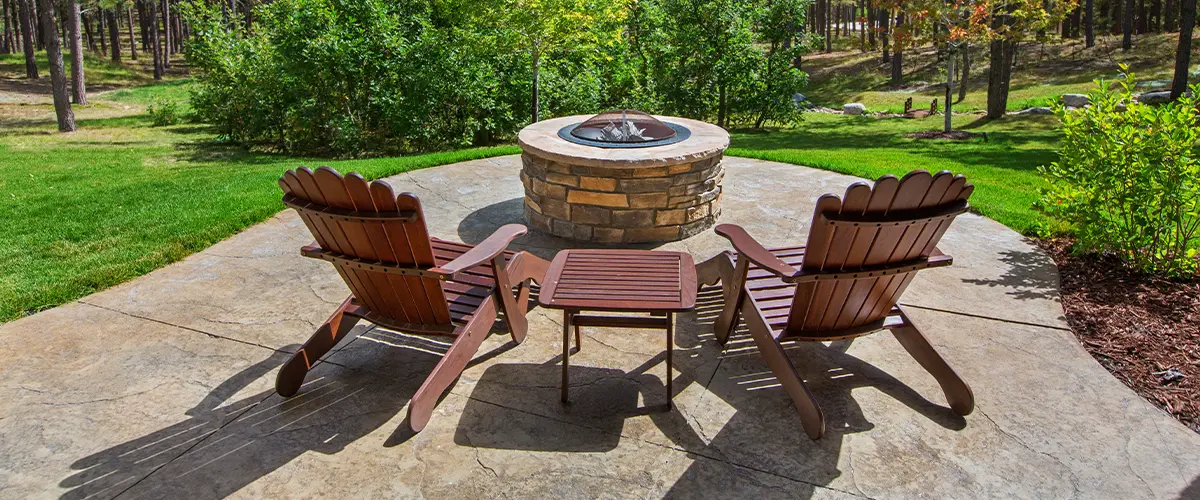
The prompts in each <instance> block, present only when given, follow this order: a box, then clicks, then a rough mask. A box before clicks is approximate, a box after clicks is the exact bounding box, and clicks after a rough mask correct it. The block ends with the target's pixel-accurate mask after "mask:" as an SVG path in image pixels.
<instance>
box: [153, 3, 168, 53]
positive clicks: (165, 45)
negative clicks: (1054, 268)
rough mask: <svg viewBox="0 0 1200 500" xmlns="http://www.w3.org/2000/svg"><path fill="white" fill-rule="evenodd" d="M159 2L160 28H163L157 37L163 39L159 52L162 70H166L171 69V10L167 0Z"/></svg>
mask: <svg viewBox="0 0 1200 500" xmlns="http://www.w3.org/2000/svg"><path fill="white" fill-rule="evenodd" d="M160 1H161V6H160V8H161V9H162V27H163V31H162V34H161V35H159V36H161V37H163V39H162V40H163V46H162V50H161V51H160V52H161V53H162V65H163V68H164V69H166V68H170V67H171V8H170V6H168V4H167V0H160ZM156 22H157V21H156Z"/></svg>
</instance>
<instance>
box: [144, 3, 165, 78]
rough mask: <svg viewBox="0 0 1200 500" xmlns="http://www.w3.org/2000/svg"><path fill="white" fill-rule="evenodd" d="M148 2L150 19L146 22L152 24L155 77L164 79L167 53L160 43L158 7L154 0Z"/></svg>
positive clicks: (151, 34)
mask: <svg viewBox="0 0 1200 500" xmlns="http://www.w3.org/2000/svg"><path fill="white" fill-rule="evenodd" d="M146 3H147V5H148V7H147V9H146V10H148V11H149V12H147V13H146V14H147V17H148V19H149V21H150V22H148V23H146V24H148V25H149V26H150V50H152V51H153V53H154V79H155V80H162V79H163V56H164V55H165V54H163V50H162V46H161V45H159V43H158V22H157V21H156V19H158V9H157V8H156V6H155V2H154V0H150V1H149V2H146Z"/></svg>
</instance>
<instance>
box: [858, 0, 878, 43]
mask: <svg viewBox="0 0 1200 500" xmlns="http://www.w3.org/2000/svg"><path fill="white" fill-rule="evenodd" d="M866 12H867V1H866V0H858V11H856V12H855V16H854V22H855V26H857V27H858V46H859V47H861V48H862V49H861V50H862V52H866V51H867V25H866V23H862V24H858V22H859V21H858V20H859V19H860V18H863V16H866ZM864 19H866V18H864ZM871 41H872V42H873V41H875V38H874V37H872V38H871Z"/></svg>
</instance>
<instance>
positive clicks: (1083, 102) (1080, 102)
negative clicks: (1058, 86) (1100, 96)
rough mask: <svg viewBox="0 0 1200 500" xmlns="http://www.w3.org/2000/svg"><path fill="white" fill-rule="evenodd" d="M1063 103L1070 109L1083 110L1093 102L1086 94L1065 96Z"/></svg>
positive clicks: (1063, 96)
mask: <svg viewBox="0 0 1200 500" xmlns="http://www.w3.org/2000/svg"><path fill="white" fill-rule="evenodd" d="M1062 101H1063V104H1066V105H1067V106H1069V107H1072V108H1082V107H1084V106H1087V105H1088V103H1090V102H1091V99H1089V98H1088V96H1087V95H1085V94H1063V95H1062Z"/></svg>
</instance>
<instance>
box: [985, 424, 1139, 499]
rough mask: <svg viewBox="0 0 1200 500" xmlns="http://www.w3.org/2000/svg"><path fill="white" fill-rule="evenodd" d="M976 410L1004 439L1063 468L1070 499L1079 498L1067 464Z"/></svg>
mask: <svg viewBox="0 0 1200 500" xmlns="http://www.w3.org/2000/svg"><path fill="white" fill-rule="evenodd" d="M976 410H977V411H978V413H979V414H980V415H982V416H983V418H986V419H987V421H988V422H991V423H992V426H993V427H995V428H996V430H997V431H1000V433H1001V434H1003V435H1005V436H1006V437H1008V438H1009V439H1011V440H1013V442H1015V443H1017V444H1019V445H1021V447H1022V448H1025V449H1026V450H1029V451H1032V452H1034V453H1037V454H1039V455H1044V456H1046V457H1048V458H1049V459H1050V460H1053V461H1054V463H1057V464H1058V465H1059V466H1061V467H1062V468H1063V470H1065V471H1067V474H1068V478H1067V479H1068V480H1070V481H1071V490H1072V493H1073V495H1072V498H1079V494H1080V493H1081V492H1080V491H1079V481H1078V480H1077V478H1076V477H1075V471H1073V470H1071V468H1070V467H1068V466H1067V464H1065V463H1063V461H1062V460H1061V459H1059V458H1058V457H1056V456H1054V455H1051V454H1050V453H1047V452H1044V451H1041V450H1036V449H1034V448H1033V447H1032V446H1029V445H1028V444H1026V443H1025V441H1024V440H1022V439H1021V438H1019V437H1017V435H1015V434H1013V433H1011V432H1008V431H1006V430H1004V428H1003V427H1000V424H997V423H996V421H995V420H992V417H991V415H988V414H987V412H985V411H983V409H982V408H976ZM1135 474H1136V473H1135ZM1138 478H1139V479H1141V476H1139V477H1138ZM1142 482H1143V483H1145V480H1143V481H1142ZM1146 486H1147V487H1149V486H1150V485H1148V484H1147V485H1146Z"/></svg>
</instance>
